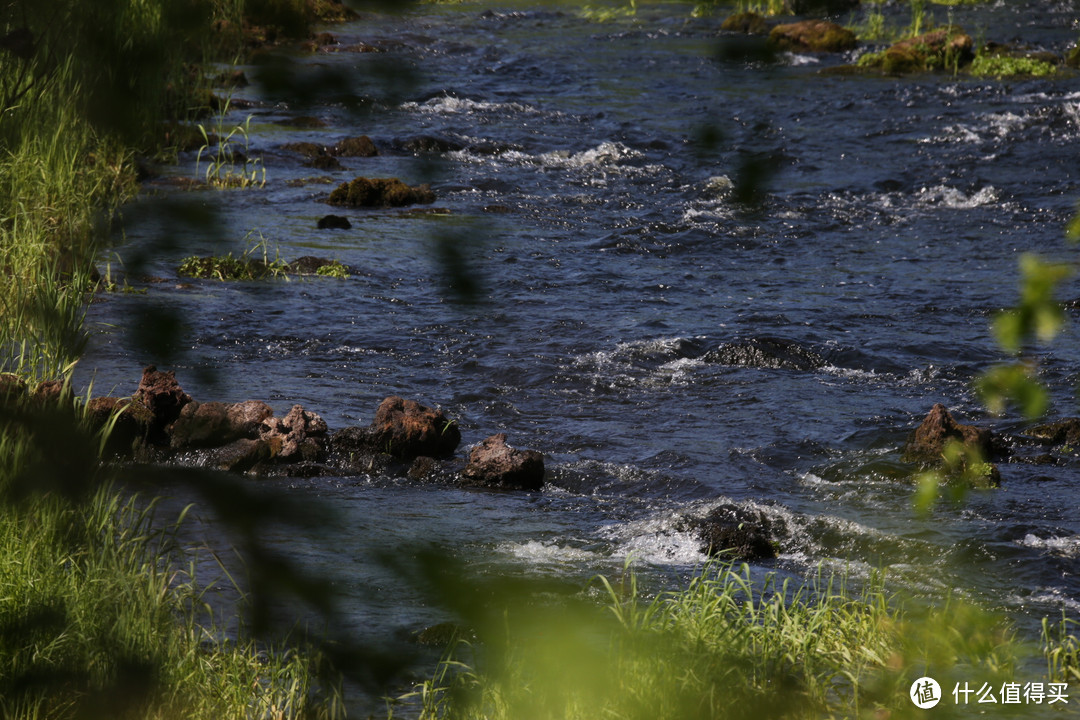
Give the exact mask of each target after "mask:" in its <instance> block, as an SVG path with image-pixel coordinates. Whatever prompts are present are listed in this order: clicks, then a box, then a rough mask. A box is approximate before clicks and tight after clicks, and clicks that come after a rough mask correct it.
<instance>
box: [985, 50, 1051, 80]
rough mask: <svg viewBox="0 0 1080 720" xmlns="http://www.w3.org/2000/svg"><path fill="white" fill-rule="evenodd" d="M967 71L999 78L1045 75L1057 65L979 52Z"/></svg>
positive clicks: (1036, 59) (1044, 61)
mask: <svg viewBox="0 0 1080 720" xmlns="http://www.w3.org/2000/svg"><path fill="white" fill-rule="evenodd" d="M968 71H969V72H970V73H971V74H972V75H975V76H976V77H996V78H1001V77H1010V76H1015V75H1030V76H1031V77H1046V76H1048V75H1053V74H1054V73H1055V72H1057V67H1055V66H1054V64H1053V63H1050V62H1047V61H1046V60H1040V59H1038V58H1029V57H1010V56H1008V55H987V54H979V55H977V56H976V57H975V59H974V60H973V61H972V62H971V67H970V68H968Z"/></svg>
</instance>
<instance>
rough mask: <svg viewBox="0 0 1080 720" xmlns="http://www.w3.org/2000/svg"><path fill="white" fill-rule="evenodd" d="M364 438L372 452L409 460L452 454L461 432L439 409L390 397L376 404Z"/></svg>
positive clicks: (459, 439)
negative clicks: (369, 426) (373, 418)
mask: <svg viewBox="0 0 1080 720" xmlns="http://www.w3.org/2000/svg"><path fill="white" fill-rule="evenodd" d="M367 437H368V438H369V442H370V443H371V444H372V446H371V449H372V450H374V451H376V452H384V453H386V454H388V455H393V456H394V457H397V458H401V459H404V460H409V459H412V458H416V457H420V456H422V455H426V456H429V457H434V458H439V457H446V456H448V455H452V454H453V453H454V450H456V449H457V446H458V443H460V442H461V431H460V430H458V426H457V423H455V422H453V421H452V420H449V419H447V417H446V416H445V415H444V414H443V412H442V410H435V409H432V408H429V407H425V406H423V405H421V404H420V403H418V402H416V401H415V400H406V399H404V398H402V397H398V396H396V395H394V396H391V397H388V398H386V399H385V400H383V401H382V403H380V405H379V409H378V410H376V411H375V421H374V422H373V423H372V424H371V428H369V430H368V433H367Z"/></svg>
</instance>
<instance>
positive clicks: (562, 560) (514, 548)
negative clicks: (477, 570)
mask: <svg viewBox="0 0 1080 720" xmlns="http://www.w3.org/2000/svg"><path fill="white" fill-rule="evenodd" d="M496 549H497V550H498V551H499V552H501V553H505V554H507V555H510V556H512V557H514V558H516V559H518V560H523V561H525V562H528V563H530V564H537V565H571V564H576V563H582V562H589V561H593V560H596V558H597V555H596V553H593V552H589V551H588V550H582V549H581V548H575V547H567V546H565V545H559V544H558V543H554V542H541V541H539V540H528V541H526V542H523V543H517V542H505V543H502V544H501V545H499V546H498V547H497V548H496Z"/></svg>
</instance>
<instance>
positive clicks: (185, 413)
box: [170, 400, 274, 449]
mask: <svg viewBox="0 0 1080 720" xmlns="http://www.w3.org/2000/svg"><path fill="white" fill-rule="evenodd" d="M273 414H274V411H273V409H272V408H271V407H270V406H269V405H267V404H266V403H264V402H262V401H260V400H247V401H245V402H241V403H222V402H206V403H200V402H197V401H194V400H193V401H191V402H190V403H188V404H187V405H185V406H184V407H183V409H182V410H181V411H180V417H178V418H177V419H176V422H174V423H173V424H172V428H171V431H172V432H171V439H170V445H171V446H172V448H173V449H181V448H200V447H220V446H222V445H228V444H229V443H231V442H233V441H235V440H240V439H244V438H246V439H255V438H257V437H258V436H259V431H260V429H261V428H262V425H263V423H264V422H265V421H266V420H268V419H269V418H270V417H271V416H273Z"/></svg>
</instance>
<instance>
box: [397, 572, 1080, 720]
mask: <svg viewBox="0 0 1080 720" xmlns="http://www.w3.org/2000/svg"><path fill="white" fill-rule="evenodd" d="M600 585H601V588H602V590H603V594H604V595H605V596H606V597H607V606H606V611H607V615H606V619H605V617H604V616H601V615H598V614H597V612H596V611H595V608H592V609H590V608H589V607H588V606H587V605H570V606H567V605H558V606H555V607H536V603H535V601H533V602H532V605H533V608H532V610H530V611H528V612H522V611H520V610H517V609H515V608H520V607H521V606H522V605H524V604H528V601H525V600H523V599H521V598H517V599H516V600H513V601H512V602H511V603H510V604H508V605H506V606H503V607H505V609H504V610H503V611H501V612H500V611H496V612H494V613H493V614H492V618H491V622H490V624H488V625H487V626H486V628H485V630H484V631H483V632H481V633H480V637H481V640H482V641H481V642H477V643H469V642H465V641H463V640H458V641H457V642H456V643H455V644H453V645H452V646H451V648H450V650H449V651H448V654H447V655H446V657H445V658H444V659H443V661H442V662H441V663H440V665H439V666H438V668H437V670H436V672H435V673H434V674H433V676H432V677H431V678H430V679H429V680H427V681H426V682H423V683H421V684H420V685H418V686H417V687H416V689H415V691H414V692H413V693H411V694H409V695H406V696H403V697H402V698H400V699H399V700H400V702H402V703H408V704H411V705H412V706H413V711H414V712H417V713H418V714H419V715H420V717H421V718H422V719H423V720H434V719H435V718H442V719H445V720H455V719H458V718H462V719H468V720H473V719H479V718H485V719H487V720H498V719H501V718H507V719H509V718H530V719H531V720H539V719H541V718H552V719H554V718H559V719H560V720H569V719H573V718H582V719H585V718H598V717H603V718H623V719H632V718H633V719H636V718H641V719H642V720H645V719H648V720H654V719H662V718H672V720H675V719H679V720H684V719H686V718H762V717H770V718H830V717H836V718H840V717H851V718H861V717H866V718H882V717H889V718H907V717H911V718H915V717H925V715H924V712H925V711H923V710H920V709H919V708H917V707H915V706H914V704H913V703H912V701H911V699H910V698H909V695H908V693H909V692H910V688H911V684H912V683H913V682H914V681H915V680H916V679H918V678H920V677H922V676H924V675H929V676H931V677H933V678H935V679H936V680H937V681H938V682H939V683H940V684H941V687H942V690H943V694H944V695H945V696H946V701H945V702H943V703H942V704H941V705H939V706H938V708H937V709H935V710H934V713H935V716H936V717H960V716H965V717H966V716H967V714H968V713H969V712H970V708H968V707H965V706H963V705H957V704H955V702H954V701H953V698H952V697H951V695H950V693H951V691H952V689H953V688H954V687H955V686H956V684H957V683H959V684H962V683H964V682H969V683H971V684H974V685H975V686H976V687H979V686H981V684H982V683H984V682H985V683H990V684H991V685H992V686H994V687H995V688H998V687H1001V686H1002V684H1003V683H1006V682H1020V683H1021V684H1022V683H1023V682H1025V681H1035V682H1038V681H1044V682H1065V681H1067V680H1068V679H1072V680H1073V681H1075V680H1076V679H1077V678H1078V677H1080V674H1078V673H1080V670H1078V667H1080V666H1078V660H1077V658H1078V650H1077V648H1078V647H1080V646H1078V644H1077V640H1076V638H1075V636H1074V635H1072V634H1070V633H1069V632H1067V631H1068V630H1069V629H1070V628H1071V626H1066V624H1065V623H1062V624H1060V625H1057V626H1053V625H1049V624H1048V625H1047V626H1046V629H1045V630H1044V638H1043V641H1042V644H1039V643H1037V642H1028V643H1025V642H1023V641H1021V640H1020V639H1018V638H1017V637H1016V636H1015V634H1014V633H1013V632H1012V630H1011V629H1010V625H1009V623H1008V622H1006V621H1004V620H1003V619H1002V618H1000V617H998V616H995V615H994V614H992V613H989V612H985V611H983V610H980V609H979V608H976V607H974V606H972V605H970V604H968V603H965V602H962V601H960V600H959V599H957V598H955V597H941V598H937V599H936V600H927V599H925V598H924V599H909V600H908V601H907V602H904V601H902V600H901V599H900V598H898V597H896V596H892V595H890V594H889V593H887V592H886V590H885V584H884V581H883V579H882V578H881V577H874V578H871V579H870V580H869V581H867V582H866V583H865V584H864V586H863V587H862V588H860V589H855V588H854V587H853V586H852V585H850V584H848V583H846V582H845V581H844V580H843V578H840V577H825V576H821V577H817V578H815V579H812V580H811V581H809V582H806V583H804V584H798V583H793V582H791V581H784V582H781V581H779V580H778V579H777V578H776V577H775V576H773V575H770V576H768V577H766V578H765V579H763V580H759V581H756V582H755V581H754V580H753V579H752V577H751V573H750V570H749V568H748V567H747V566H745V565H743V566H741V567H734V566H731V565H725V564H716V565H711V566H708V567H706V568H705V569H704V570H703V571H702V572H701V573H700V574H698V575H697V576H695V577H694V578H693V579H692V580H691V581H690V583H689V584H688V586H687V587H686V588H685V589H683V590H681V591H676V592H671V593H664V594H662V595H660V596H659V597H656V598H654V599H652V600H647V599H645V598H644V597H642V595H641V594H640V592H639V590H638V588H637V584H636V580H635V578H634V577H633V575H626V576H624V578H623V579H622V581H621V582H617V583H613V582H611V581H609V580H607V579H603V578H601V580H600ZM1043 655H1045V659H1046V663H1047V668H1048V669H1047V673H1046V676H1045V677H1044V678H1039V677H1036V676H1031V677H1029V676H1028V675H1029V674H1030V673H1031V672H1032V671H1031V669H1030V668H1031V667H1033V666H1035V665H1037V664H1039V663H1040V662H1041V661H1042V659H1043V657H1042V656H1043ZM994 709H995V710H1000V706H999V707H995V708H994ZM1008 710H1009V708H1005V709H1004V710H1000V711H999V713H998V714H999V715H1001V716H1003V717H1007V716H1011V715H1012V713H1010V712H1008Z"/></svg>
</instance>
